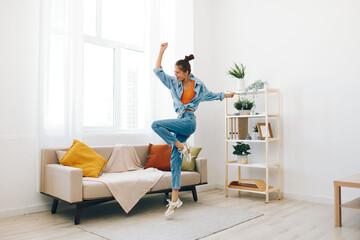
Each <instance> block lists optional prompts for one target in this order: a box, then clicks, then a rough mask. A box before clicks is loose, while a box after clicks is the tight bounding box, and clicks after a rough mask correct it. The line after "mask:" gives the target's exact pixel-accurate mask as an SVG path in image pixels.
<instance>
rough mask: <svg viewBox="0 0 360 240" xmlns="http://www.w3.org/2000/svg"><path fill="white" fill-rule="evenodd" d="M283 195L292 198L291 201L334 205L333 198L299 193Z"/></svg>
mask: <svg viewBox="0 0 360 240" xmlns="http://www.w3.org/2000/svg"><path fill="white" fill-rule="evenodd" d="M281 194H282V196H283V197H284V198H290V199H295V200H300V201H307V202H313V203H321V204H334V199H333V198H329V197H324V196H318V195H309V194H299V193H291V192H282V193H281ZM345 201H346V200H345Z"/></svg>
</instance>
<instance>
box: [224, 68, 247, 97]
mask: <svg viewBox="0 0 360 240" xmlns="http://www.w3.org/2000/svg"><path fill="white" fill-rule="evenodd" d="M234 64H235V68H230V70H228V74H229V75H230V76H232V77H234V78H237V79H238V80H237V85H236V88H237V90H239V91H244V90H245V68H246V67H245V66H244V65H243V64H240V67H239V65H237V64H236V63H234Z"/></svg>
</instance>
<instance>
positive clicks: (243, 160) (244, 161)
mask: <svg viewBox="0 0 360 240" xmlns="http://www.w3.org/2000/svg"><path fill="white" fill-rule="evenodd" d="M236 157H237V161H238V163H242V164H247V160H248V156H247V155H236Z"/></svg>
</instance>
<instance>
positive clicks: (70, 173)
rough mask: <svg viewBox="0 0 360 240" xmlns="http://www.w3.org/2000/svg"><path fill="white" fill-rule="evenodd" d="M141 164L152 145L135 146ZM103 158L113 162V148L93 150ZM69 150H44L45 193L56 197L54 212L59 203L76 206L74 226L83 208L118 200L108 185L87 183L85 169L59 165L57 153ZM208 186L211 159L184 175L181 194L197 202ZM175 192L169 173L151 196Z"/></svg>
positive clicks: (156, 186)
mask: <svg viewBox="0 0 360 240" xmlns="http://www.w3.org/2000/svg"><path fill="white" fill-rule="evenodd" d="M134 148H135V151H136V152H137V154H138V156H139V158H140V161H141V163H142V165H143V166H145V163H146V160H147V156H148V148H149V146H148V145H134ZM92 149H93V150H95V151H96V152H97V153H98V154H100V155H101V156H102V157H103V158H105V159H109V157H110V155H111V153H112V150H113V147H92ZM58 150H61V151H66V150H68V149H66V148H62V149H55V148H46V149H42V151H41V193H43V194H45V195H47V196H50V197H52V198H53V204H52V208H51V212H52V213H53V214H54V213H56V209H57V205H58V202H59V200H62V201H64V202H67V203H69V204H76V214H75V219H74V223H75V224H79V223H80V216H81V209H82V208H84V207H89V206H92V205H96V204H99V203H103V202H106V201H111V200H114V198H113V196H112V194H111V192H110V191H109V189H108V188H107V186H106V185H105V184H103V183H101V182H92V181H83V176H82V169H80V168H73V167H68V166H63V165H60V164H59V161H58V158H57V155H56V151H58ZM206 183H207V159H205V158H197V159H196V165H195V172H187V171H182V172H181V189H180V191H192V194H193V199H194V201H197V193H196V186H197V185H202V184H206ZM169 192H171V172H170V171H165V174H164V175H163V176H162V177H161V178H160V180H159V181H158V182H157V183H156V184H155V185H154V187H152V188H151V189H150V191H149V192H148V193H165V195H166V197H168V193H169Z"/></svg>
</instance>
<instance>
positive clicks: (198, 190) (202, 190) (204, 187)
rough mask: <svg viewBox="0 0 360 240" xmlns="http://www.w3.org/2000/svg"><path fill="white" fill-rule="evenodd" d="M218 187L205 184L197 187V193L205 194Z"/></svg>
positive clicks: (213, 184)
mask: <svg viewBox="0 0 360 240" xmlns="http://www.w3.org/2000/svg"><path fill="white" fill-rule="evenodd" d="M216 188H217V186H216V184H215V183H211V184H209V183H208V184H205V185H200V186H196V191H197V192H204V191H208V190H211V189H216Z"/></svg>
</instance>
